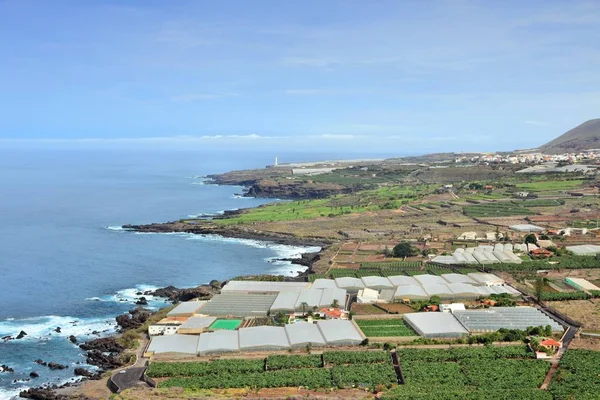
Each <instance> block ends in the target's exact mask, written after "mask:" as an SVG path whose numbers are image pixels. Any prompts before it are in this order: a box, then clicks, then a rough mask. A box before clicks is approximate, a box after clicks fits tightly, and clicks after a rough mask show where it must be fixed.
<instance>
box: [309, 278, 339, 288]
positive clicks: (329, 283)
mask: <svg viewBox="0 0 600 400" xmlns="http://www.w3.org/2000/svg"><path fill="white" fill-rule="evenodd" d="M310 288H311V289H337V285H336V284H335V281H334V280H333V279H321V278H319V279H315V281H314V282H313V283H312V285H311V287H310Z"/></svg>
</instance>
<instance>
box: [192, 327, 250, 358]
mask: <svg viewBox="0 0 600 400" xmlns="http://www.w3.org/2000/svg"><path fill="white" fill-rule="evenodd" d="M239 350H240V344H239V338H238V331H229V330H226V329H223V330H218V331H215V332H210V333H203V334H201V335H200V340H199V341H198V354H201V355H204V354H211V353H225V352H230V351H239Z"/></svg>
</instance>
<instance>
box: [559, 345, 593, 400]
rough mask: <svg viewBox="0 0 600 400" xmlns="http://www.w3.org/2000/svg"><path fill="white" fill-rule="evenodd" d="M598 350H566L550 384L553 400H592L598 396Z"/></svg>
mask: <svg viewBox="0 0 600 400" xmlns="http://www.w3.org/2000/svg"><path fill="white" fill-rule="evenodd" d="M599 376H600V352H598V351H591V350H579V349H576V350H567V351H566V352H565V354H564V356H563V358H562V359H561V360H560V364H559V369H558V371H557V372H556V374H555V375H554V379H553V380H552V383H551V384H550V392H551V393H552V394H553V395H554V399H555V400H570V399H577V400H592V399H598V398H599V396H600V379H598V377H599Z"/></svg>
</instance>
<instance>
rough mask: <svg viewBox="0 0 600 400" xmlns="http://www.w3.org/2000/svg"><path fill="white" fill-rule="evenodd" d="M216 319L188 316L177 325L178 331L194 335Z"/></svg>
mask: <svg viewBox="0 0 600 400" xmlns="http://www.w3.org/2000/svg"><path fill="white" fill-rule="evenodd" d="M216 320H217V318H216V317H199V316H195V317H190V318H189V319H188V320H187V321H185V322H184V323H183V324H181V326H180V327H179V330H178V331H177V332H178V333H181V334H187V335H194V334H200V333H202V332H204V331H205V330H206V329H208V327H209V326H210V325H211V324H212V323H213V322H215V321H216Z"/></svg>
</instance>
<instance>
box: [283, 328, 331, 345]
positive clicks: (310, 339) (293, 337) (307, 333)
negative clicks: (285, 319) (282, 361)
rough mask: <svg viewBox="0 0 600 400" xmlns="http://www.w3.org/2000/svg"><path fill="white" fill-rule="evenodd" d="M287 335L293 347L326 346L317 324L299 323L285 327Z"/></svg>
mask: <svg viewBox="0 0 600 400" xmlns="http://www.w3.org/2000/svg"><path fill="white" fill-rule="evenodd" d="M285 333H286V334H287V337H288V340H289V342H290V345H291V346H292V347H304V346H306V345H307V344H309V343H310V344H311V346H325V344H326V343H325V339H324V338H323V335H321V331H320V330H319V328H318V327H317V325H316V324H309V323H297V324H289V325H286V326H285Z"/></svg>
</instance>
